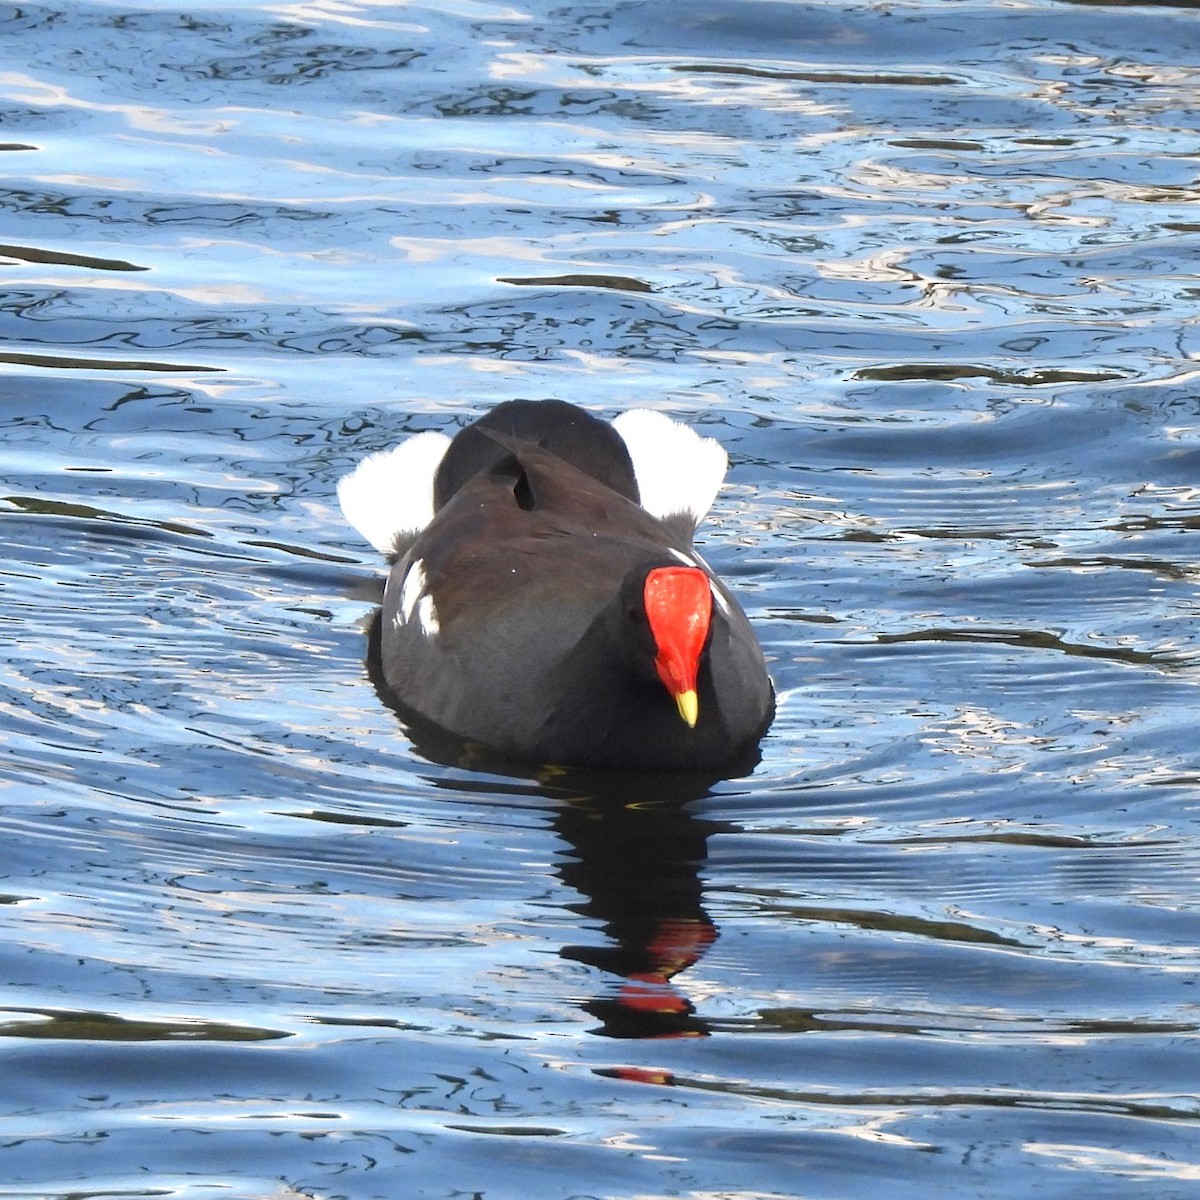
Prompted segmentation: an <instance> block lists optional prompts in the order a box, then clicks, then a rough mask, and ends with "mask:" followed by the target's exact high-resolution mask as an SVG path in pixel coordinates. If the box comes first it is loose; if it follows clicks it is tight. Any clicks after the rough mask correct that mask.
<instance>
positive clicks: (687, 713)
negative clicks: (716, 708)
mask: <svg viewBox="0 0 1200 1200" xmlns="http://www.w3.org/2000/svg"><path fill="white" fill-rule="evenodd" d="M675 707H676V708H678V709H679V715H680V716H681V717H682V718H683V719H684V721H685V722H686V724H687V727H688V728H689V729H695V728H696V721H697V719H698V718H699V716H700V697H699V696H697V695H696V693H695V691H694V690H692V691H690V692H680V693H679V695H678V696H676V697H675Z"/></svg>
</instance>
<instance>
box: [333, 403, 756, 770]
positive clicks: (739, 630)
mask: <svg viewBox="0 0 1200 1200" xmlns="http://www.w3.org/2000/svg"><path fill="white" fill-rule="evenodd" d="M727 466H728V458H727V456H726V453H725V450H724V448H723V447H722V446H721V445H720V443H719V442H717V441H716V440H715V439H714V438H710V437H703V436H701V435H700V434H698V433H697V432H696V431H695V430H693V429H691V428H690V427H689V426H687V425H684V424H682V423H680V422H677V421H675V420H673V419H672V418H670V417H668V416H667V415H665V414H664V413H661V412H659V411H657V410H651V409H632V410H629V411H626V412H624V413H621V414H620V415H618V416H617V417H615V418H614V419H613V420H612V421H611V422H610V421H606V420H604V419H602V418H600V417H598V416H595V415H593V414H592V413H589V412H588V411H586V410H585V409H583V408H580V407H578V406H576V405H574V404H569V403H567V402H566V401H563V400H556V399H547V400H509V401H506V402H503V403H501V404H499V405H497V406H496V407H494V408H492V409H491V410H490V411H488V412H487V413H486V414H484V415H483V416H482V417H480V418H479V419H478V420H476V421H474V422H473V423H471V424H469V425H467V426H465V427H463V428H462V429H460V430H459V431H458V432H457V434H456V435H455V436H454V437H453V438H452V439H451V438H450V437H449V436H447V435H446V434H445V433H442V432H439V431H427V432H424V433H418V434H415V435H412V436H410V437H409V438H407V439H406V440H405V441H403V442H401V443H400V444H399V445H397V446H395V447H392V448H390V449H386V450H381V451H377V452H376V453H374V454H371V455H369V456H368V457H366V458H364V459H363V460H362V461H361V462H360V463H359V464H358V465H357V466H356V467H355V468H354V469H353V470H352V471H350V472H349V473H348V474H347V475H345V476H343V477H342V478H341V479H340V480H339V481H338V484H337V495H338V500H339V503H340V505H341V508H342V512H343V514H344V516H345V518H346V520H347V521H348V523H349V524H350V525H351V526H353V527H354V528H355V529H356V530H357V531H358V532H359V533H360V534H361V535H362V536H363V537H364V538H365V539H366V540H367V541H368V542H370V543H371V544H372V545H373V546H375V547H376V549H378V550H379V551H380V552H381V553H383V554H384V555H385V557H386V559H387V560H388V562H389V563H390V572H389V575H388V579H387V584H386V587H385V589H384V594H383V602H382V607H381V611H380V614H379V621H380V631H379V655H380V665H381V674H382V679H383V686H384V687H385V688H386V692H387V698H388V700H389V702H391V703H392V705H393V707H395V708H396V709H397V711H398V712H399V713H400V714H401V716H402V717H403V716H404V715H405V714H410V715H411V717H412V719H413V720H414V721H418V722H422V723H428V724H431V725H432V726H434V727H435V728H436V729H438V730H440V731H443V732H445V733H448V734H450V735H451V736H452V737H454V738H456V739H461V741H462V742H463V743H464V744H467V745H473V746H482V747H484V748H485V749H487V750H489V751H491V752H493V753H495V754H497V755H499V756H501V758H503V759H508V760H514V761H517V762H520V763H526V764H530V763H536V764H542V765H545V766H552V767H553V766H559V767H583V768H601V769H613V770H626V771H638V772H640V771H679V772H687V771H696V772H717V773H720V772H725V773H726V774H729V773H730V772H736V771H741V770H745V769H749V768H752V767H753V765H755V764H756V763H757V762H758V761H759V758H760V755H761V750H760V742H761V739H762V737H763V735H764V734H765V733H766V730H767V728H768V727H769V725H770V723H771V721H772V719H773V717H774V712H775V693H774V688H773V686H772V683H771V679H770V676H769V674H768V670H767V665H766V661H765V659H764V656H763V653H762V650H761V648H760V646H759V643H758V641H757V639H756V638H755V635H754V632H753V630H752V628H751V626H750V622H749V621H748V619H747V617H746V615H745V613H744V612H743V610H742V608H741V606H740V605H739V604H738V602H737V600H736V599H735V598H734V596H733V595H732V593H731V592H730V591H729V589H728V588H727V587H726V586H725V584H724V583H723V582H722V581H721V580H720V579H719V578H718V577H717V576H716V574H715V573H714V572H713V571H712V569H711V568H710V567H709V566H708V565H707V563H705V562H704V560H703V559H702V558H701V557H700V555H699V554H698V553H697V551H696V549H695V546H694V545H693V537H694V534H695V530H696V526H697V525H698V523H699V522H700V520H701V519H702V518H703V517H704V516H705V514H706V513H707V512H708V510H709V508H710V507H711V506H712V503H713V501H714V500H715V498H716V495H717V492H718V491H719V489H720V487H721V485H722V483H723V481H724V477H725V473H726V470H727Z"/></svg>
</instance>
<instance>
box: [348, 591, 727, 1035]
mask: <svg viewBox="0 0 1200 1200" xmlns="http://www.w3.org/2000/svg"><path fill="white" fill-rule="evenodd" d="M379 626H380V616H379V614H378V613H377V614H376V615H375V618H374V620H373V622H372V625H371V630H370V640H369V650H368V656H367V670H368V674H369V675H370V678H371V680H372V682H373V683H374V684H375V687H376V690H377V691H378V692H379V695H380V698H381V699H382V700H383V702H384V703H385V704H386V705H387V706H388V707H390V708H392V709H393V711H395V712H397V713H398V715H399V716H400V718H401V720H402V721H403V722H404V725H405V730H406V732H407V733H408V736H409V738H410V739H411V740H412V742H413V745H414V747H415V749H416V750H417V752H418V753H419V754H421V755H422V756H423V757H425V758H428V759H430V760H432V761H434V762H439V763H442V764H444V765H447V766H453V767H460V768H468V769H471V770H477V771H486V772H487V773H488V774H490V775H495V774H502V775H509V776H515V777H517V778H521V779H522V780H528V781H531V782H532V783H533V785H534V789H535V792H536V793H540V794H543V795H545V796H546V797H547V798H549V799H552V800H554V801H555V802H556V804H557V810H556V814H555V818H554V830H555V832H556V833H558V835H559V836H560V837H561V838H562V840H563V841H564V842H565V843H566V844H567V846H568V847H569V851H568V852H567V853H566V854H565V855H564V856H563V857H562V859H561V861H560V863H559V865H558V866H557V868H556V870H557V873H558V875H559V877H560V878H561V879H562V881H563V882H564V883H565V884H567V885H568V886H569V887H571V888H572V889H574V890H575V891H576V892H578V893H579V894H580V895H581V896H582V897H583V899H582V900H581V901H580V902H579V903H577V904H573V905H571V906H570V907H571V909H572V911H574V912H576V913H578V914H579V915H580V916H581V917H585V918H587V920H588V922H598V923H599V925H600V929H601V931H602V932H603V934H604V939H605V940H604V942H603V943H600V944H579V945H569V946H564V947H563V948H562V949H561V950H560V951H559V953H560V954H561V955H562V957H563V958H566V959H570V960H573V961H576V962H581V963H586V964H588V965H589V966H592V967H596V968H597V969H599V970H601V971H603V972H605V973H606V975H607V976H609V977H611V978H612V982H611V983H610V984H609V985H608V986H606V987H605V988H604V990H603V991H602V992H601V993H600V994H599V995H596V996H594V997H590V998H588V999H587V1000H585V1001H583V1002H582V1005H581V1006H582V1008H583V1009H584V1010H585V1011H586V1012H588V1013H590V1014H591V1015H592V1016H594V1017H596V1018H598V1019H599V1021H600V1026H599V1028H597V1029H595V1030H594V1031H593V1032H595V1033H597V1034H600V1035H602V1036H606V1037H616V1038H653V1037H697V1036H704V1035H706V1034H707V1033H708V1028H707V1025H706V1022H705V1021H704V1020H703V1018H701V1017H698V1016H697V1015H696V1012H695V1006H694V1005H693V1004H692V1003H691V1001H690V1000H688V998H687V996H686V995H685V993H684V991H682V990H681V988H680V985H679V983H678V982H677V980H678V977H679V976H680V975H681V974H682V973H683V972H685V971H686V970H687V969H688V968H689V967H692V966H694V965H695V964H696V963H697V962H698V961H699V960H700V959H701V958H702V957H703V955H704V954H705V953H706V951H707V950H708V948H709V947H710V946H711V945H712V944H713V943H714V942H715V941H716V940H717V936H718V931H717V927H716V925H715V924H714V923H713V921H712V919H711V918H710V917H709V915H708V913H707V912H706V911H705V908H704V903H703V886H702V883H701V879H700V869H701V867H702V866H703V864H704V861H705V858H706V855H707V840H708V837H709V835H710V834H712V833H714V832H717V831H719V830H721V829H724V828H726V826H724V825H723V824H722V823H720V822H717V821H712V820H708V819H705V818H701V817H697V816H695V815H694V814H693V813H692V812H690V811H689V802H691V801H694V800H697V799H699V798H700V797H702V796H704V795H706V794H707V793H708V791H709V789H710V787H711V786H712V784H713V783H714V782H716V779H715V778H714V777H713V776H712V775H695V776H692V775H681V774H678V773H653V774H650V773H637V774H626V773H615V772H607V771H584V770H578V769H557V768H548V769H543V770H542V771H540V772H534V770H533V769H532V768H529V767H526V766H522V765H520V764H513V763H510V762H507V761H502V760H498V759H497V758H496V757H495V756H493V755H491V754H490V753H489V752H487V751H483V750H481V749H479V748H478V747H475V746H471V745H466V744H464V743H463V742H462V741H461V740H460V739H457V738H455V737H453V736H451V735H449V734H447V733H446V732H445V731H444V730H442V729H439V728H437V727H436V726H431V725H430V724H429V723H428V722H425V721H422V720H421V718H420V717H419V716H416V715H415V714H412V713H410V712H407V711H404V710H403V709H401V708H399V707H397V705H396V703H395V701H394V699H393V697H392V696H391V694H390V692H389V690H388V688H387V686H386V684H385V683H384V680H383V674H382V670H381V665H380V659H379V645H380V638H379ZM487 789H488V790H489V791H494V790H495V782H494V780H489V781H488V784H487ZM521 790H522V792H523V793H524V794H529V792H530V786H529V784H528V783H525V784H523V785H522V789H521Z"/></svg>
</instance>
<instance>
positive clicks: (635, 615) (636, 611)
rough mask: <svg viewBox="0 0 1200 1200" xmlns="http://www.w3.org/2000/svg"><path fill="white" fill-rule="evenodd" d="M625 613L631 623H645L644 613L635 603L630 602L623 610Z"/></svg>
mask: <svg viewBox="0 0 1200 1200" xmlns="http://www.w3.org/2000/svg"><path fill="white" fill-rule="evenodd" d="M625 615H626V617H628V618H629V623H630V624H631V625H644V624H645V623H646V614H645V613H644V612H643V611H642V610H641V609H640V608H638V606H637V605H636V604H631V605H630V606H629V607H628V608H627V609H626V610H625Z"/></svg>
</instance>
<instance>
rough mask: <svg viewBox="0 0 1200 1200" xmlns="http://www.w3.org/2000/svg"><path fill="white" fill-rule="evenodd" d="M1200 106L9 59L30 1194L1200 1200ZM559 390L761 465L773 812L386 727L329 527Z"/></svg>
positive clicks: (659, 50)
mask: <svg viewBox="0 0 1200 1200" xmlns="http://www.w3.org/2000/svg"><path fill="white" fill-rule="evenodd" d="M1198 85H1200V23H1198V18H1197V15H1196V13H1195V12H1194V10H1192V9H1190V8H1189V7H1185V6H1183V5H1178V6H1169V5H1159V6H1146V7H1138V6H1124V5H1113V6H1105V5H1091V4H1069V3H1050V2H1049V0H1041V2H1038V0H1033V2H1030V3H1027V4H1023V5H1016V4H1011V5H1010V4H1002V3H985V2H980V3H968V2H963V3H946V2H937V0H926V2H923V3H922V2H912V3H887V4H883V3H881V4H877V5H864V4H849V3H833V2H831V3H811V4H801V3H775V2H770V0H740V2H739V0H722V2H713V0H700V2H699V3H695V4H689V5H687V6H679V5H673V4H665V3H662V2H661V0H659V2H655V0H649V2H647V3H617V4H611V5H603V6H601V5H597V6H594V7H593V6H589V5H587V4H575V5H561V6H557V5H534V6H532V7H530V6H517V5H512V6H510V5H508V4H505V3H495V4H494V3H491V2H489V0H443V2H439V3H431V4H409V5H397V4H389V3H376V2H371V0H347V2H345V3H324V2H314V3H308V4H302V3H297V4H286V3H281V4H278V5H266V4H252V3H235V2H233V0H230V2H229V3H226V4H224V5H222V4H215V5H208V6H205V7H200V8H191V9H188V10H187V15H182V14H181V11H180V10H178V9H176V8H174V7H173V6H169V5H166V4H161V3H154V2H148V3H143V4H141V5H138V6H136V7H135V6H131V5H129V4H127V3H124V2H112V3H105V2H100V0H86V2H83V3H73V4H71V5H60V6H49V5H41V4H35V5H28V4H21V5H19V6H13V5H5V6H3V7H0V116H2V118H3V127H2V128H0V163H2V164H3V167H4V174H3V181H2V184H3V186H2V190H0V211H2V213H3V217H2V220H0V230H2V232H0V242H3V249H2V251H0V263H3V266H4V281H5V286H4V289H3V300H2V303H0V336H2V337H3V339H4V341H3V345H2V346H0V363H2V364H3V367H2V370H3V387H2V393H0V394H2V396H3V400H2V403H0V475H2V477H3V489H2V493H0V494H2V495H3V500H2V501H0V539H2V545H3V565H2V566H0V582H2V584H3V598H2V602H0V622H2V626H0V628H2V629H3V633H4V635H5V637H4V646H5V648H4V651H3V656H2V663H0V704H2V706H3V725H2V729H3V745H4V756H3V760H2V765H0V783H2V784H3V786H2V788H0V824H2V826H3V853H2V855H0V901H2V902H3V903H0V913H2V914H3V917H4V920H3V924H2V928H3V931H4V932H3V938H2V940H0V947H2V949H0V956H2V957H0V979H2V980H3V989H2V991H0V1005H2V1010H0V1056H2V1071H0V1112H2V1114H3V1124H2V1126H0V1127H2V1129H3V1138H2V1140H0V1197H4V1198H5V1200H8V1198H10V1197H35V1196H36V1197H60V1196H67V1195H75V1196H78V1195H84V1194H87V1195H95V1194H104V1195H106V1196H119V1197H134V1196H139V1197H141V1196H170V1197H173V1198H179V1200H193V1198H196V1197H211V1196H216V1195H228V1196H236V1197H270V1198H272V1200H275V1198H278V1197H287V1196H305V1197H320V1198H322V1200H326V1198H328V1200H332V1198H333V1197H348V1198H351V1200H367V1198H372V1197H386V1198H388V1200H393V1198H396V1197H405V1198H406V1197H422V1198H424V1197H437V1198H446V1200H450V1198H455V1200H457V1198H460V1197H462V1198H467V1200H470V1198H472V1197H484V1198H486V1200H508V1198H510V1197H520V1198H522V1200H524V1198H526V1197H530V1196H537V1197H546V1198H549V1200H559V1198H561V1200H567V1198H568V1197H571V1198H576V1200H577V1198H580V1197H622V1198H624V1197H629V1198H631V1200H632V1198H633V1197H637V1198H639V1200H646V1198H653V1200H657V1198H659V1197H688V1198H693V1200H730V1198H732V1197H738V1200H746V1198H756V1200H757V1198H778V1197H804V1198H805V1200H809V1198H811V1200H826V1198H853V1200H857V1198H861V1197H872V1198H873V1197H876V1196H878V1195H880V1194H886V1195H888V1196H892V1197H900V1198H903V1197H910V1196H911V1197H921V1198H922V1200H923V1198H925V1197H929V1196H972V1197H1014V1198H1016V1197H1020V1198H1024V1197H1031V1196H1047V1197H1055V1198H1056V1200H1057V1198H1063V1197H1068V1198H1070V1197H1087V1198H1088V1200H1099V1198H1102V1197H1113V1198H1118V1197H1120V1198H1125V1197H1129V1196H1131V1195H1146V1196H1152V1197H1154V1198H1155V1200H1162V1198H1167V1200H1173V1198H1176V1197H1192V1196H1195V1195H1197V1194H1198V1191H1200V1150H1198V1149H1197V1138H1196V1122H1197V1118H1198V1116H1200V1103H1198V1102H1197V1099H1196V1086H1195V1079H1196V1068H1195V1064H1196V1052H1197V1029H1198V1026H1200V1012H1198V1008H1197V1005H1198V1003H1200V995H1198V994H1197V990H1196V978H1197V967H1198V965H1200V951H1198V949H1197V934H1196V930H1197V885H1196V880H1197V869H1198V867H1200V839H1198V836H1197V825H1196V816H1197V806H1198V800H1200V751H1198V750H1197V741H1196V736H1195V712H1196V709H1197V703H1198V701H1200V695H1198V694H1197V682H1198V679H1200V675H1198V672H1197V666H1198V663H1200V634H1198V632H1197V615H1198V611H1200V604H1198V602H1197V580H1198V579H1200V543H1198V541H1197V538H1196V533H1197V531H1198V530H1200V482H1198V480H1200V420H1198V419H1197V415H1198V408H1200V403H1198V401H1197V386H1196V381H1195V369H1194V363H1195V360H1196V357H1197V354H1198V353H1200V337H1198V332H1200V331H1198V325H1197V322H1196V317H1195V311H1196V299H1197V295H1198V292H1197V287H1196V267H1197V258H1198V252H1200V239H1198V237H1197V235H1198V233H1200V219H1198V218H1197V215H1196V214H1197V212H1198V211H1200V209H1198V208H1197V201H1198V200H1200V188H1198V185H1197V166H1198V157H1197V147H1198V145H1200V129H1198V126H1200V117H1198V116H1197V106H1196V103H1195V98H1196V95H1197V86H1198ZM514 396H526V397H533V398H537V397H545V396H561V397H564V398H567V399H571V400H573V401H575V402H577V403H582V404H584V405H586V406H588V407H589V408H592V409H593V410H595V411H597V412H602V413H605V414H610V415H611V414H612V413H614V412H616V411H619V410H621V409H624V408H628V407H633V406H637V405H643V406H651V407H659V408H662V409H664V410H666V411H668V412H670V413H672V414H674V415H678V416H682V417H685V418H687V419H688V420H690V421H692V422H694V423H696V424H698V425H700V426H701V427H702V428H703V429H704V431H705V432H708V433H712V434H714V435H716V436H718V437H719V438H720V439H721V441H722V442H723V443H724V444H725V445H726V446H727V448H728V449H729V451H730V453H731V456H732V460H733V469H732V472H731V476H730V483H729V485H728V487H727V489H726V491H725V492H724V493H723V495H722V498H721V500H720V501H719V503H718V506H717V509H716V511H715V512H714V514H713V517H712V519H711V521H710V522H709V523H708V524H707V526H705V527H704V529H703V530H702V536H703V548H704V551H705V554H706V556H707V557H708V558H709V559H710V560H711V561H712V562H713V563H714V565H716V566H717V567H718V569H720V570H721V571H722V572H723V573H724V574H725V575H726V577H727V578H728V579H729V580H730V581H731V583H732V584H733V586H734V587H735V588H736V589H737V591H738V593H739V595H740V597H741V598H742V600H743V603H744V605H745V607H746V609H747V611H748V612H749V613H750V615H751V617H752V619H753V620H754V621H755V624H756V626H757V628H758V630H759V632H760V635H761V638H762V641H763V644H764V647H765V649H766V651H767V654H768V656H769V658H770V659H771V668H772V672H773V674H774V677H775V680H776V683H777V686H778V688H779V692H780V697H781V705H780V715H779V718H778V720H777V722H776V724H775V726H774V729H773V730H772V733H771V735H770V737H769V738H768V739H767V741H766V743H765V746H764V758H763V761H762V763H761V765H760V766H759V767H758V769H757V770H756V771H755V772H754V774H753V775H752V776H751V777H749V778H746V779H738V780H729V781H726V782H723V783H720V784H717V785H716V786H714V787H712V788H711V789H708V790H705V789H703V788H694V789H691V790H689V789H688V788H687V787H686V786H685V785H684V784H683V783H679V784H673V783H670V782H668V781H663V780H659V781H657V782H647V781H644V780H641V781H639V780H629V779H624V780H611V781H605V780H602V779H595V778H587V777H572V776H566V777H557V778H546V779H541V780H539V779H538V778H536V777H531V778H528V779H521V778H511V777H507V776H503V775H500V774H497V773H495V771H494V770H492V769H490V767H489V764H486V763H483V762H479V763H475V764H470V763H467V764H459V763H451V764H446V763H442V762H439V761H437V760H436V758H430V757H426V756H425V755H423V754H422V753H419V752H417V751H415V750H414V749H413V747H412V746H411V745H410V744H409V743H408V741H407V740H406V739H405V737H404V736H403V734H402V732H401V731H400V730H399V728H398V727H397V724H396V721H395V718H394V716H393V714H392V713H391V712H390V710H389V709H388V708H387V707H386V706H385V705H384V704H383V703H382V702H381V700H380V698H379V696H378V695H377V694H376V692H375V691H374V689H373V687H372V685H371V682H370V678H369V676H368V672H367V669H366V667H365V666H364V660H365V659H366V657H367V650H368V628H369V625H370V619H371V615H372V613H373V611H374V606H375V603H376V601H377V599H378V595H379V586H380V578H381V575H380V570H379V564H378V562H377V560H376V558H375V556H374V555H373V553H372V552H371V551H370V549H369V548H368V547H366V546H364V545H363V544H362V543H361V542H360V540H359V539H358V538H357V537H356V536H355V534H354V533H353V531H352V530H350V529H348V528H347V527H346V526H345V525H344V524H343V522H342V521H341V518H340V516H339V514H338V512H337V510H336V505H335V502H334V500H333V487H334V483H335V480H336V479H337V477H338V476H339V475H340V474H342V473H343V472H344V471H346V470H347V469H348V468H349V467H350V466H351V465H352V464H353V463H354V462H356V461H357V460H358V459H359V458H361V457H362V456H363V455H364V454H366V453H368V452H369V451H372V450H375V449H378V448H380V447H383V446H386V445H389V444H392V443H393V442H394V441H395V440H396V439H398V438H399V437H401V436H403V435H404V434H405V433H407V432H411V431H416V430H421V429H427V428H443V429H453V428H454V427H456V426H457V425H459V424H461V423H463V422H465V421H467V420H469V419H470V418H472V417H474V416H476V415H478V413H479V412H481V411H483V410H484V409H485V408H486V407H487V406H488V405H490V404H492V403H495V402H496V401H499V400H502V399H508V398H511V397H514ZM421 749H422V750H425V751H427V752H428V753H430V754H436V748H429V747H422V748H421ZM473 765H474V766H475V767H478V768H480V769H478V770H472V769H471V768H472V766H473Z"/></svg>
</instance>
